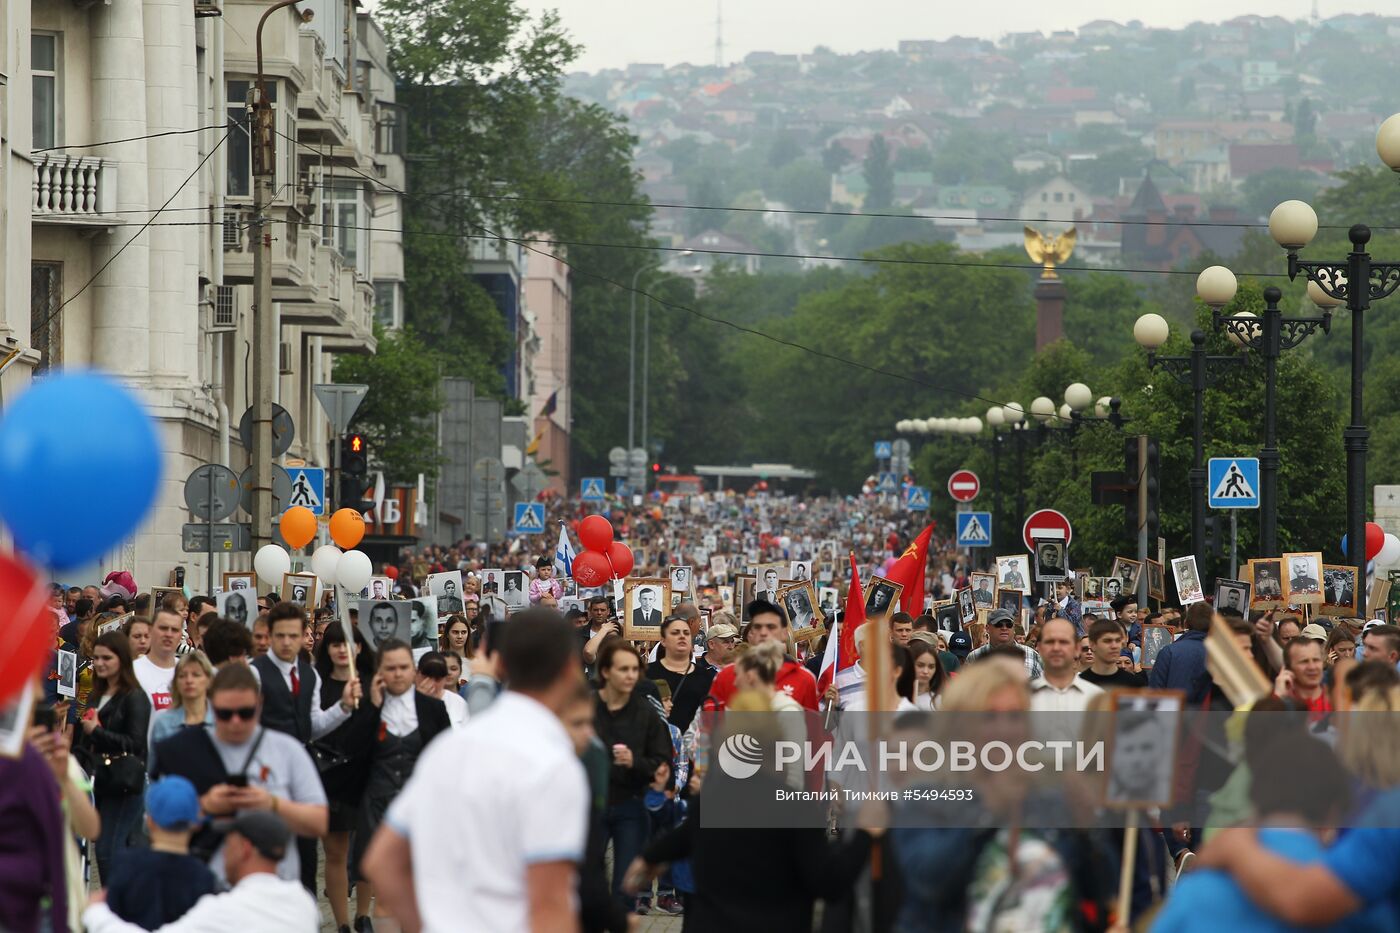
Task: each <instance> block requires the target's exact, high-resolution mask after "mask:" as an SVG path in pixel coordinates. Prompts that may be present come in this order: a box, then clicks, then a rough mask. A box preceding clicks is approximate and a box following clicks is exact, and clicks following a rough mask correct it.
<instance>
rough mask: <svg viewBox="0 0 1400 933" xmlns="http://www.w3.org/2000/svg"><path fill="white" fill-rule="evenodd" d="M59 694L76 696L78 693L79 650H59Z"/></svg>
mask: <svg viewBox="0 0 1400 933" xmlns="http://www.w3.org/2000/svg"><path fill="white" fill-rule="evenodd" d="M58 695H59V696H61V697H76V696H77V695H78V652H76V651H66V650H65V651H60V652H58Z"/></svg>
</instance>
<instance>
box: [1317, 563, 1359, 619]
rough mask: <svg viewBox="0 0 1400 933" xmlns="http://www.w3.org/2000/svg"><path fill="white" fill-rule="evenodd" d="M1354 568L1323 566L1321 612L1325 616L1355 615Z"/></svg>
mask: <svg viewBox="0 0 1400 933" xmlns="http://www.w3.org/2000/svg"><path fill="white" fill-rule="evenodd" d="M1356 590H1357V586H1356V568H1355V567H1342V566H1334V565H1332V564H1325V565H1323V568H1322V611H1323V612H1324V613H1326V614H1327V615H1355V613H1356Z"/></svg>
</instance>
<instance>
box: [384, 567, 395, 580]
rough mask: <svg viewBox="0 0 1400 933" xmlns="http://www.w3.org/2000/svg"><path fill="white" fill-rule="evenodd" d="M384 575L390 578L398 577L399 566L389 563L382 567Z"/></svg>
mask: <svg viewBox="0 0 1400 933" xmlns="http://www.w3.org/2000/svg"><path fill="white" fill-rule="evenodd" d="M384 576H386V577H388V578H389V579H390V580H397V579H398V578H399V568H397V567H395V566H394V565H393V564H390V565H389V566H387V567H385V568H384Z"/></svg>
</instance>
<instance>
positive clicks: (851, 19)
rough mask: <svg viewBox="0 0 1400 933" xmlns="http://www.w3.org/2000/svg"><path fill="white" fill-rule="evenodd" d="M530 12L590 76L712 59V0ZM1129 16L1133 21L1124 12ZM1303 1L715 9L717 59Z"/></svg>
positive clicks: (582, 4)
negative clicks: (571, 43) (719, 28)
mask: <svg viewBox="0 0 1400 933" xmlns="http://www.w3.org/2000/svg"><path fill="white" fill-rule="evenodd" d="M520 2H521V4H522V5H523V6H524V7H525V8H526V9H528V10H530V11H532V12H538V11H541V10H548V9H556V10H558V11H559V14H560V17H561V18H562V19H563V21H564V25H565V26H567V27H568V29H569V31H570V32H571V33H572V34H573V36H574V38H575V39H577V40H578V41H580V42H582V43H583V45H584V47H585V48H584V52H583V56H582V58H581V59H580V61H579V62H578V64H577V66H576V67H578V68H582V69H583V70H586V71H597V70H598V69H600V68H616V67H621V66H623V65H627V64H629V63H631V62H663V63H665V64H668V65H669V64H675V63H677V62H683V61H688V62H694V63H697V64H699V63H706V64H708V63H710V62H712V61H714V55H715V3H714V0H520ZM1318 3H1319V6H1320V13H1321V15H1322V16H1323V17H1324V18H1325V17H1327V16H1330V15H1334V14H1337V13H1343V12H1349V13H1366V12H1376V13H1380V12H1388V13H1391V14H1394V13H1396V12H1397V10H1400V4H1397V2H1396V0H1349V2H1347V3H1345V4H1342V3H1338V2H1337V0H1318ZM1133 9H1136V10H1137V11H1139V12H1136V13H1135V14H1132V13H1129V12H1127V10H1133ZM1311 9H1312V0H1267V2H1265V0H1173V2H1171V3H1165V4H1156V3H1154V4H1146V3H1141V2H1132V3H1125V2H1124V0H1058V2H1055V0H983V2H971V3H960V2H956V0H724V57H725V60H726V61H731V62H732V61H735V60H737V59H741V58H743V57H744V56H745V55H746V54H748V53H749V52H752V51H754V50H756V49H764V50H771V51H775V52H808V51H811V50H812V48H813V47H815V46H818V45H826V46H829V47H831V48H833V49H835V50H836V51H838V52H856V51H860V50H862V49H893V48H894V47H895V44H896V43H897V42H898V41H899V40H900V39H944V38H947V37H948V36H953V35H963V36H980V37H984V38H990V39H995V38H997V37H998V36H1000V35H1002V34H1004V33H1007V32H1028V31H1033V30H1037V29H1039V30H1043V31H1049V30H1053V29H1074V28H1076V27H1078V26H1080V25H1081V24H1083V23H1087V22H1089V21H1090V20H1094V19H1115V20H1117V21H1119V22H1123V21H1125V20H1128V19H1132V18H1134V16H1136V18H1138V19H1141V20H1142V21H1143V22H1145V23H1147V24H1148V25H1150V26H1167V27H1180V26H1184V25H1185V24H1187V23H1190V22H1193V21H1196V20H1207V21H1220V20H1224V19H1229V18H1230V17H1232V16H1238V15H1240V14H1242V13H1269V14H1273V15H1278V16H1287V17H1291V18H1299V19H1302V18H1306V17H1307V16H1308V15H1309V12H1310V11H1311Z"/></svg>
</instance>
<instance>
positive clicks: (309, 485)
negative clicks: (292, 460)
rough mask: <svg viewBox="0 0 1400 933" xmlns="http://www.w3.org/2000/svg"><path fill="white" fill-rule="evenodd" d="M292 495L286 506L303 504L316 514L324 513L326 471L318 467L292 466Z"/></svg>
mask: <svg viewBox="0 0 1400 933" xmlns="http://www.w3.org/2000/svg"><path fill="white" fill-rule="evenodd" d="M287 472H288V473H289V474H290V475H291V477H292V495H291V497H290V498H289V499H288V500H287V507H288V508H291V507H292V506H294V505H304V506H306V507H307V508H308V509H310V510H311V511H312V512H315V513H316V514H317V515H325V514H326V471H325V470H323V469H321V468H320V467H293V468H292V469H290V470H288V471H287Z"/></svg>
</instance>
